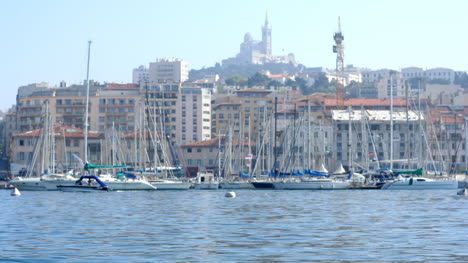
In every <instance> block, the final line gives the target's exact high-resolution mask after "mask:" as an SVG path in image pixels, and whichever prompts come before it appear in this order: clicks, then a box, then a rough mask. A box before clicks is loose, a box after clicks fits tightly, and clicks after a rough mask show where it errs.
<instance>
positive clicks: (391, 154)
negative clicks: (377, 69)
mask: <svg viewBox="0 0 468 263" xmlns="http://www.w3.org/2000/svg"><path fill="white" fill-rule="evenodd" d="M390 169H393V73H392V72H390Z"/></svg>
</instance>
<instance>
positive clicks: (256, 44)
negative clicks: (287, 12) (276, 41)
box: [222, 14, 296, 66]
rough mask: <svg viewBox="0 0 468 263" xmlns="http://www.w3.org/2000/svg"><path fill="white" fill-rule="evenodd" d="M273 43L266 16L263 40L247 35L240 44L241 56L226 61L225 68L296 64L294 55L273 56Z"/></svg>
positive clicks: (224, 61)
mask: <svg viewBox="0 0 468 263" xmlns="http://www.w3.org/2000/svg"><path fill="white" fill-rule="evenodd" d="M271 42H272V39H271V25H270V24H269V22H268V14H266V16H265V25H263V26H262V40H261V41H258V40H254V39H253V38H252V35H251V34H250V33H246V34H245V35H244V42H242V43H241V44H240V52H239V54H237V56H235V57H233V58H228V59H224V60H223V62H222V63H223V66H228V65H243V64H266V63H285V64H289V63H293V64H296V60H295V58H294V54H292V53H290V54H288V55H286V56H273V55H272V52H271Z"/></svg>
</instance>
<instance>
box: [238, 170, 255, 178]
mask: <svg viewBox="0 0 468 263" xmlns="http://www.w3.org/2000/svg"><path fill="white" fill-rule="evenodd" d="M239 176H240V177H242V178H250V177H256V176H255V175H252V174H246V173H244V172H242V171H241V172H239Z"/></svg>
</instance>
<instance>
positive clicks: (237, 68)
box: [189, 63, 305, 81]
mask: <svg viewBox="0 0 468 263" xmlns="http://www.w3.org/2000/svg"><path fill="white" fill-rule="evenodd" d="M303 68H305V66H304V65H300V64H299V65H297V66H295V65H293V64H279V63H271V64H261V65H260V64H245V65H229V66H221V65H220V64H219V63H217V64H216V65H215V66H214V67H209V68H202V69H192V70H190V72H189V80H190V81H194V80H197V79H201V78H203V77H204V76H205V75H211V74H218V75H219V77H220V78H221V79H227V78H229V77H230V76H232V75H234V74H238V75H240V76H241V77H243V78H246V79H247V78H248V77H250V76H253V75H254V74H255V73H257V72H259V71H262V70H268V71H270V73H271V74H283V73H287V74H291V75H294V74H296V73H298V72H300V71H301V69H303Z"/></svg>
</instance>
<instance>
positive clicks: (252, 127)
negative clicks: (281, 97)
mask: <svg viewBox="0 0 468 263" xmlns="http://www.w3.org/2000/svg"><path fill="white" fill-rule="evenodd" d="M274 101H275V99H274V94H273V91H271V90H264V89H253V88H252V89H242V90H236V91H234V92H233V95H232V96H226V95H224V94H222V95H221V94H218V95H217V96H216V97H215V98H214V103H213V114H212V134H228V133H229V132H232V134H233V136H234V137H237V138H248V137H249V134H250V137H251V140H252V141H253V142H255V141H257V138H256V135H257V134H258V133H257V131H259V129H260V127H261V126H262V125H264V121H265V119H267V118H272V116H273V115H272V114H273V112H274Z"/></svg>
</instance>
